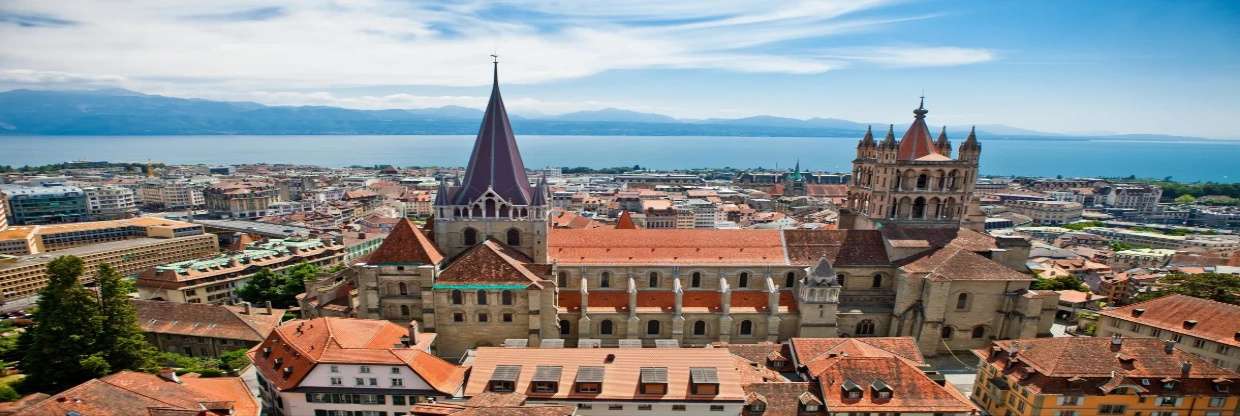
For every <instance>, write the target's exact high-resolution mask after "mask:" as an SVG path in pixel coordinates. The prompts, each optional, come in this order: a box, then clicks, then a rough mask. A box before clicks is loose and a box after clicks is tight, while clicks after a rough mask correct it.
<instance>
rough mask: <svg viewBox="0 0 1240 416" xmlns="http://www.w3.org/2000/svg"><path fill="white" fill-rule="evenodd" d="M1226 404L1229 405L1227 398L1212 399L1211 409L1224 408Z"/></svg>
mask: <svg viewBox="0 0 1240 416" xmlns="http://www.w3.org/2000/svg"><path fill="white" fill-rule="evenodd" d="M1224 404H1227V398H1226V397H1211V398H1210V407H1223V405H1224Z"/></svg>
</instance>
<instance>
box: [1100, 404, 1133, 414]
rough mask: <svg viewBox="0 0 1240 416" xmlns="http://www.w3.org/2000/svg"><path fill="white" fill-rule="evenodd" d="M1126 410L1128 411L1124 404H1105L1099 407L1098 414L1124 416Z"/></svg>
mask: <svg viewBox="0 0 1240 416" xmlns="http://www.w3.org/2000/svg"><path fill="white" fill-rule="evenodd" d="M1124 410H1127V409H1126V406H1124V405H1122V404H1104V405H1102V406H1099V407H1098V414H1100V415H1122V414H1124Z"/></svg>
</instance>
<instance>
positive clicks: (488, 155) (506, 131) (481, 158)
mask: <svg viewBox="0 0 1240 416" xmlns="http://www.w3.org/2000/svg"><path fill="white" fill-rule="evenodd" d="M494 65H495V67H494V74H493V79H492V84H491V100H490V102H489V103H487V110H486V114H484V115H483V116H482V127H480V128H479V129H478V137H477V139H475V141H474V150H473V153H472V154H470V156H469V165H468V166H467V167H466V168H465V181H464V182H463V183H462V184H461V187H460V189H459V190H458V191H457V192H456V195H454V197H453V203H454V204H456V205H466V204H469V203H471V202H473V201H474V200H476V199H478V197H480V196H482V195H483V194H484V193H486V191H487V189H492V190H494V191H495V193H496V194H497V195H499V196H500V197H501V198H504V199H506V200H508V202H509V203H511V204H513V205H529V204H530V201H531V199H532V195H531V194H532V193H533V192H532V191H531V189H530V181H529V178H528V177H527V176H526V175H525V164H524V163H523V162H522V161H521V152H519V151H518V150H517V139H516V137H514V136H513V133H512V125H511V124H510V123H509V122H508V111H507V110H506V109H505V108H504V101H503V99H502V98H501V97H500V93H499V62H498V61H497V62H495V63H494Z"/></svg>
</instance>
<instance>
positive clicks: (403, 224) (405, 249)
mask: <svg viewBox="0 0 1240 416" xmlns="http://www.w3.org/2000/svg"><path fill="white" fill-rule="evenodd" d="M442 261H443V254H440V253H439V249H438V248H435V245H434V244H432V243H431V241H430V239H428V238H426V235H425V234H423V233H422V232H421V231H420V230H418V228H417V226H415V225H413V222H412V221H409V219H407V218H401V219H400V222H398V223H397V224H396V226H395V227H394V228H393V229H392V232H391V233H389V234H388V236H387V238H385V239H384V240H383V243H382V244H380V245H379V248H378V249H375V251H374V252H373V253H371V254H370V256H369V257H367V260H366V262H367V263H371V264H434V265H438V264H439V263H440V262H442Z"/></svg>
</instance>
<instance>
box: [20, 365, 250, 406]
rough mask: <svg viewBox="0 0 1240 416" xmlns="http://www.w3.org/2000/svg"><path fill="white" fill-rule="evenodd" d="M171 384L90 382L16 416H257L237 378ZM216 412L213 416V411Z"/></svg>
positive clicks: (129, 375)
mask: <svg viewBox="0 0 1240 416" xmlns="http://www.w3.org/2000/svg"><path fill="white" fill-rule="evenodd" d="M180 380H181V382H180V383H178V382H175V381H172V380H169V379H165V378H162V377H160V376H157V375H154V374H147V373H139V372H134V371H121V372H119V373H116V374H112V375H109V376H106V377H103V378H96V379H92V380H88V381H86V382H84V383H82V384H79V385H77V386H74V387H72V388H70V389H68V390H65V391H63V392H61V393H60V394H57V395H55V396H52V397H49V398H47V399H45V400H43V401H41V402H39V403H37V404H34V405H32V406H30V407H27V408H24V409H22V410H20V411H18V412H17V413H16V414H17V415H20V416H64V415H68V414H74V412H75V413H76V414H80V415H91V416H96V415H98V416H113V415H115V416H129V415H145V414H151V413H153V412H156V411H180V412H190V413H185V414H190V415H216V414H218V415H223V414H229V413H224V412H223V411H225V410H231V414H232V415H237V416H254V415H258V404H257V403H256V402H255V401H254V397H253V396H251V395H250V391H249V389H247V388H246V387H245V383H244V382H242V381H241V379H240V378H237V377H219V378H211V379H206V378H197V377H195V376H189V375H187V376H182V377H181V379H180ZM212 410H215V411H212Z"/></svg>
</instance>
